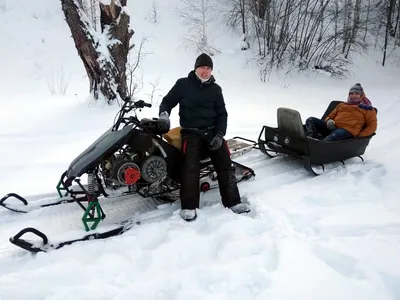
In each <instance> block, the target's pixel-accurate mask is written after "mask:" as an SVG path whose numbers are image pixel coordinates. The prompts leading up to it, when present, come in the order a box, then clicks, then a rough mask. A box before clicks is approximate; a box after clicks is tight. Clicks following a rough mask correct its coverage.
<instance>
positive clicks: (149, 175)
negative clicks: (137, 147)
mask: <svg viewBox="0 0 400 300" xmlns="http://www.w3.org/2000/svg"><path fill="white" fill-rule="evenodd" d="M165 174H167V162H166V161H165V159H164V158H162V157H160V156H149V157H148V158H146V159H145V161H144V162H143V164H142V178H143V179H144V180H146V181H147V182H148V183H153V182H156V181H158V180H160V179H161V178H163V176H165Z"/></svg>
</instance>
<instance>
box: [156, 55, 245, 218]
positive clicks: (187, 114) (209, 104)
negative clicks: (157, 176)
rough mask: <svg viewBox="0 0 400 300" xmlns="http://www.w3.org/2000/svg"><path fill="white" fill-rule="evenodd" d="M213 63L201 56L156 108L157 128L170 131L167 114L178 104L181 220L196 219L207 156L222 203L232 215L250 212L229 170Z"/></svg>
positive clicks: (222, 109)
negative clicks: (203, 166) (180, 140)
mask: <svg viewBox="0 0 400 300" xmlns="http://www.w3.org/2000/svg"><path fill="white" fill-rule="evenodd" d="M212 69H213V61H212V59H211V57H210V56H208V55H207V54H205V53H203V54H201V55H199V57H197V59H196V62H195V65H194V70H192V71H190V73H189V75H188V76H187V77H184V78H180V79H178V80H177V81H176V83H175V85H174V86H173V87H172V89H171V90H170V91H169V92H168V94H167V95H166V96H165V97H164V98H163V100H162V102H161V104H160V111H159V119H158V126H159V127H160V128H161V129H166V130H167V129H169V128H170V120H169V116H170V114H171V110H172V109H173V108H174V107H175V106H176V105H177V104H178V103H179V116H180V126H181V128H182V129H181V136H182V151H183V160H184V161H183V167H182V172H181V189H180V198H181V206H182V210H181V213H180V215H181V217H182V218H183V219H184V220H186V221H193V220H195V219H196V217H197V214H196V208H199V202H200V189H199V181H200V160H201V159H202V158H204V157H205V156H209V157H210V158H211V161H212V163H213V165H214V167H215V170H216V172H217V178H218V184H219V191H220V195H221V198H222V203H223V205H224V206H225V207H229V208H230V209H231V210H232V211H233V212H235V213H238V214H241V213H246V212H249V211H250V208H249V206H248V205H247V204H245V203H241V199H240V194H239V190H238V187H237V182H236V177H235V175H234V170H233V168H232V164H231V159H230V154H229V149H228V145H227V143H226V141H225V140H224V136H225V134H226V127H227V119H228V114H227V112H226V108H225V102H224V97H223V95H222V89H221V87H220V86H219V85H218V84H216V83H215V78H214V76H213V75H211V72H212Z"/></svg>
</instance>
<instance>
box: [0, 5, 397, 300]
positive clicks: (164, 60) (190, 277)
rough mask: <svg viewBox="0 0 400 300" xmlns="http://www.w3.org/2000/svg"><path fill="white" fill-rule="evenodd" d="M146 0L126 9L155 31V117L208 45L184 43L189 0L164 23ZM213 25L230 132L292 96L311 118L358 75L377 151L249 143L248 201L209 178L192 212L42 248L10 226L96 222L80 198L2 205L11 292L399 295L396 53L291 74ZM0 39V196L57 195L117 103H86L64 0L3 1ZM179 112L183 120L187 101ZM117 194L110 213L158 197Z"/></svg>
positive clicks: (62, 227)
mask: <svg viewBox="0 0 400 300" xmlns="http://www.w3.org/2000/svg"><path fill="white" fill-rule="evenodd" d="M141 2H143V3H140V4H137V3H135V2H133V1H132V2H131V3H130V13H131V24H132V27H133V28H134V30H135V35H134V36H133V39H134V41H135V43H136V44H139V43H140V41H141V38H142V37H144V36H145V37H148V42H147V43H146V44H145V48H146V51H147V52H149V54H148V55H147V56H146V57H145V60H144V61H143V62H142V64H141V68H140V69H141V70H140V71H141V72H143V82H144V87H143V89H142V91H141V92H140V94H139V95H138V97H141V98H143V99H144V100H147V101H149V98H148V94H149V93H150V92H151V83H154V82H155V81H156V80H157V79H158V80H159V85H158V86H157V89H158V90H157V92H156V97H155V99H154V102H153V107H152V108H150V109H145V110H143V111H142V112H141V113H140V116H141V117H149V116H150V117H151V116H156V114H157V111H158V104H159V101H160V99H161V97H162V96H163V95H165V93H166V92H167V91H168V89H169V88H170V87H171V86H172V84H173V83H174V82H175V81H176V79H177V78H179V77H181V76H185V75H186V74H187V73H188V72H189V71H190V70H191V69H192V68H193V65H194V60H195V58H196V56H197V53H194V52H192V51H187V50H185V49H184V48H183V47H181V46H180V43H181V42H180V38H181V37H182V35H183V34H184V33H185V29H184V27H183V26H182V25H181V23H180V20H179V19H178V18H177V16H176V14H175V12H174V7H175V6H176V4H177V3H178V1H176V0H169V1H166V0H163V1H158V2H159V4H158V11H159V15H160V19H159V23H158V24H153V23H151V22H150V21H149V18H148V13H149V10H150V7H151V4H152V3H151V2H152V1H141ZM144 2H148V3H144ZM210 25H211V26H213V24H210ZM213 36H214V38H215V39H214V40H215V43H216V46H217V47H219V48H220V50H221V54H219V55H217V56H215V57H214V58H213V59H214V66H215V68H214V75H215V77H216V79H217V82H218V83H219V84H220V85H221V86H222V88H223V92H224V96H225V100H226V104H227V109H228V113H229V124H228V134H227V136H228V137H232V136H235V135H240V136H245V137H248V138H251V139H254V138H256V137H257V135H258V133H259V131H260V129H261V126H262V125H276V109H277V108H278V107H280V106H285V107H290V108H294V109H297V110H299V111H300V113H301V115H302V118H303V120H305V118H307V117H308V116H321V115H322V114H323V112H324V110H325V108H326V106H327V105H328V104H329V102H330V101H331V100H334V99H338V100H343V99H345V97H346V94H347V92H348V89H349V87H350V86H351V85H353V84H354V83H356V82H361V83H362V85H363V86H364V88H365V91H366V93H367V96H368V97H369V98H370V99H371V100H372V102H373V104H374V105H375V106H376V107H377V108H378V110H379V113H378V131H377V135H376V136H375V137H374V138H373V139H372V140H371V143H370V145H369V147H368V149H367V152H366V154H365V155H364V159H365V162H364V163H357V164H351V165H349V166H347V167H346V168H343V167H340V166H339V167H338V168H332V169H329V170H328V171H327V172H326V174H324V175H323V176H319V177H310V176H309V175H308V174H307V173H306V171H305V170H304V169H303V168H302V166H301V165H299V164H297V163H296V162H294V161H293V160H290V159H283V158H275V159H272V160H271V159H268V158H267V157H265V156H263V155H262V154H261V153H260V152H258V151H252V152H250V153H249V154H246V155H244V156H243V157H240V158H238V161H239V162H242V163H244V164H246V165H248V166H250V167H252V168H253V169H254V170H255V172H256V177H255V179H254V180H251V181H249V182H244V183H241V184H240V186H239V188H240V191H241V193H242V194H243V195H245V196H246V198H247V199H248V201H249V203H250V205H251V207H252V212H251V213H250V214H248V215H241V216H238V215H235V214H233V213H231V212H230V211H229V210H225V209H224V208H223V207H222V205H221V204H220V202H219V195H218V191H211V192H209V193H206V194H205V195H203V196H202V208H201V209H200V211H199V217H198V219H197V221H196V222H192V223H186V222H184V221H182V220H181V219H180V217H179V215H178V212H179V209H177V207H179V205H178V206H176V207H169V208H168V209H169V210H167V211H168V212H170V214H167V215H165V216H164V218H162V219H160V220H158V221H157V222H148V223H145V224H143V225H141V226H138V227H135V228H133V229H131V230H130V231H129V232H126V233H125V234H124V235H122V236H119V237H114V238H110V239H108V240H101V241H91V242H84V243H78V244H74V245H72V246H68V247H64V248H62V249H59V250H57V251H53V252H49V253H40V254H38V255H36V256H32V255H30V254H29V253H27V252H26V251H24V250H21V249H19V248H17V247H15V246H13V245H12V244H10V243H9V241H8V238H9V237H10V236H12V235H13V234H15V233H17V232H18V231H19V230H20V229H22V228H24V227H28V226H33V227H37V228H40V229H43V230H45V231H46V232H49V233H50V234H49V238H52V239H53V240H54V241H58V240H62V239H63V238H65V237H69V234H72V232H73V233H78V231H79V233H82V234H84V233H85V232H84V230H83V228H82V225H81V222H80V217H81V212H82V211H81V210H80V208H79V207H78V206H76V205H73V204H72V205H71V204H69V205H61V206H58V207H51V208H46V209H43V210H40V211H33V212H30V213H28V214H21V215H17V214H15V213H12V212H9V211H6V210H4V209H2V210H1V211H0V266H1V267H0V299H1V300H8V299H30V300H31V299H41V300H42V299H49V300H50V299H51V300H56V299H75V300H76V299H113V300H116V299H141V300H145V299H160V300H161V299H188V298H190V299H230V300H232V299H257V300H261V299H274V300H275V299H279V300H284V299H285V300H286V299H296V300H299V299H307V300H311V299H318V300H320V299H341V300H343V299H363V300H367V299H371V300H376V299H379V300H386V299H400V260H399V253H400V202H399V192H400V189H399V187H398V185H397V184H398V182H399V180H398V174H399V171H400V164H399V158H398V155H397V153H398V151H399V150H398V149H399V148H400V135H399V130H400V125H399V124H398V119H399V118H398V111H399V110H400V88H399V84H398V82H399V78H400V67H399V66H398V65H396V61H393V63H391V64H390V65H388V66H387V67H386V68H382V67H381V66H380V61H381V57H380V56H378V55H375V54H373V55H371V56H367V55H364V56H363V57H358V58H357V59H356V64H355V66H354V68H353V70H352V74H351V75H350V76H349V78H347V79H342V80H339V79H332V78H330V77H328V76H326V75H325V74H321V73H307V74H306V73H302V74H295V73H291V74H290V76H284V75H274V74H273V76H272V77H271V80H270V81H269V82H266V83H262V82H260V80H259V77H258V72H257V70H256V69H255V68H254V67H253V66H251V65H248V64H246V63H245V61H246V55H247V54H246V53H244V52H242V51H240V48H239V46H240V43H239V39H238V37H237V36H236V35H235V34H234V33H232V32H230V31H227V30H225V29H218V30H217V28H213ZM0 40H1V45H2V47H0V66H1V73H0V82H1V88H0V114H1V118H0V157H1V160H0V170H1V171H0V182H1V184H0V195H3V194H6V193H9V192H17V193H20V194H21V195H23V196H27V197H28V198H29V199H32V201H33V200H35V199H39V198H44V197H53V196H55V195H56V194H55V187H56V184H57V181H58V179H59V177H60V175H61V173H62V172H63V171H64V170H65V169H66V168H67V166H68V165H69V163H70V161H71V160H72V159H73V158H75V156H76V155H78V154H79V153H80V152H81V151H82V150H83V149H85V148H86V146H88V145H89V144H90V143H91V142H92V141H93V140H94V139H96V138H97V137H98V136H99V135H100V134H101V133H102V132H103V131H105V130H106V129H107V128H108V127H109V126H110V125H111V124H112V121H113V118H114V115H115V113H116V112H117V110H118V107H117V106H116V105H115V106H113V107H107V106H104V105H93V104H92V103H88V102H87V92H88V83H87V78H86V76H85V72H84V68H83V65H82V63H81V61H80V59H79V57H78V56H77V53H76V50H75V46H74V44H73V41H72V39H71V38H70V32H69V28H68V27H67V24H66V23H65V21H64V16H63V14H62V11H61V8H60V2H59V1H49V0H39V1H20V2H18V1H17V2H15V1H2V2H1V1H0ZM61 75H63V76H64V78H65V80H67V81H68V82H69V84H68V86H67V89H66V94H65V95H59V94H57V93H56V94H51V93H50V91H49V87H48V85H50V86H55V87H56V88H57V84H56V82H59V81H58V80H59V79H60V76H61ZM52 82H55V84H52ZM62 86H63V85H62V84H61V87H62ZM172 121H173V125H178V115H177V109H176V110H175V111H174V113H173V115H172ZM133 202H134V203H133ZM105 205H106V206H105V207H106V210H107V211H106V213H107V212H109V216H108V217H110V218H111V219H112V218H113V217H114V218H118V217H120V218H121V217H122V214H128V215H129V214H131V213H133V207H134V206H133V205H140V206H141V207H145V206H146V205H148V204H146V203H145V201H143V200H140V199H139V198H138V197H135V198H133V199H131V198H124V199H120V201H114V202H112V203H105ZM101 226H104V228H106V227H107V226H108V225H107V224H106V223H101V225H100V227H101Z"/></svg>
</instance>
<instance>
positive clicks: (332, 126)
mask: <svg viewBox="0 0 400 300" xmlns="http://www.w3.org/2000/svg"><path fill="white" fill-rule="evenodd" d="M326 127H328V129H329V130H331V131H332V130H335V128H336V127H335V121H333V120H332V119H329V120H328V121H326Z"/></svg>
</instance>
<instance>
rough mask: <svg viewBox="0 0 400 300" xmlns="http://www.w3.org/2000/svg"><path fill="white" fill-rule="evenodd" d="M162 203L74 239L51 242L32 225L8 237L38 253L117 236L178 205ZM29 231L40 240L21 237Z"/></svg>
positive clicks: (169, 212) (158, 216)
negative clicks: (153, 208) (137, 214)
mask: <svg viewBox="0 0 400 300" xmlns="http://www.w3.org/2000/svg"><path fill="white" fill-rule="evenodd" d="M162 203H164V204H162V205H160V206H159V207H162V208H159V209H156V210H153V211H148V212H146V213H143V214H141V215H140V216H136V217H129V218H127V219H125V220H123V221H120V222H116V223H114V225H115V227H114V228H112V229H109V230H106V231H102V232H94V233H90V234H86V235H84V236H82V237H78V238H75V239H68V240H65V241H57V242H51V240H49V238H48V237H47V235H46V234H45V233H43V232H42V231H40V230H38V229H36V228H33V227H27V228H24V229H22V230H21V231H19V232H18V233H17V234H16V235H14V236H12V237H10V239H9V241H10V242H11V243H12V244H14V245H15V246H18V247H20V248H22V249H24V250H27V251H29V252H31V253H38V252H48V251H51V250H57V249H60V248H62V247H64V246H67V245H72V244H74V243H77V242H83V241H91V240H100V239H107V238H110V237H113V236H118V235H121V234H123V233H125V232H127V231H128V230H130V229H132V228H133V227H135V226H137V225H141V224H143V223H145V222H147V221H150V220H157V219H158V218H160V217H165V216H167V215H171V214H172V213H173V212H174V211H175V210H176V209H178V207H179V205H178V203H177V202H174V203H169V204H167V205H168V207H163V206H164V205H165V204H166V202H163V201H162ZM27 233H31V234H34V235H36V236H37V237H38V238H40V239H41V241H40V240H35V241H31V240H27V239H23V238H22V236H23V235H25V234H27Z"/></svg>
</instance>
